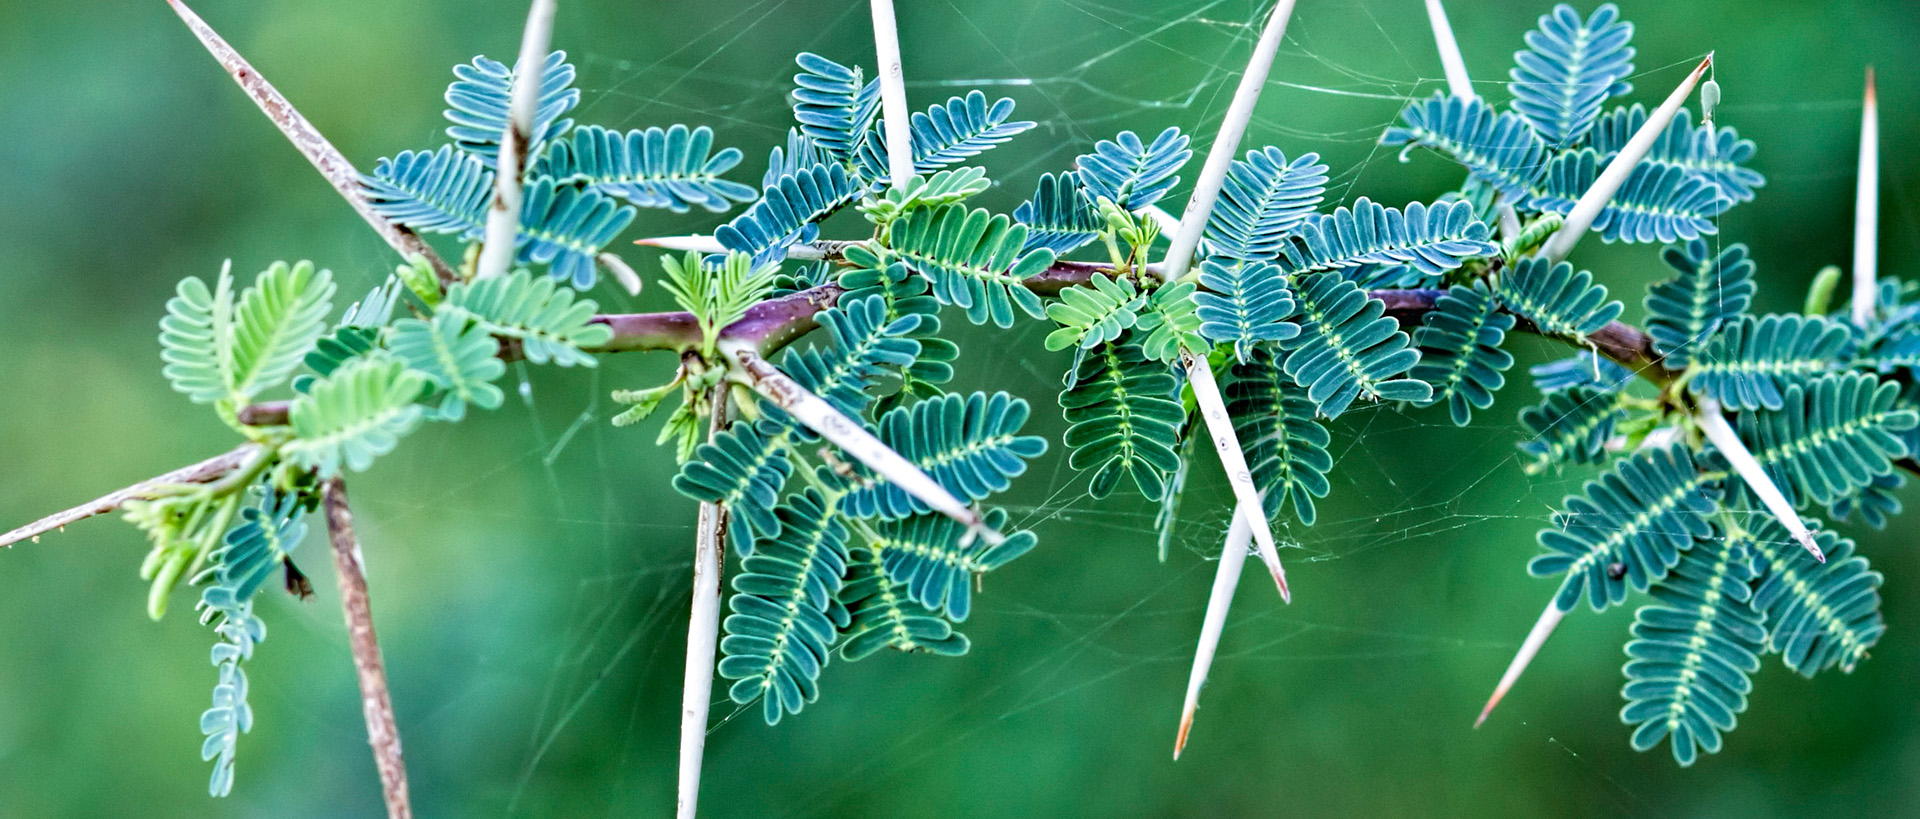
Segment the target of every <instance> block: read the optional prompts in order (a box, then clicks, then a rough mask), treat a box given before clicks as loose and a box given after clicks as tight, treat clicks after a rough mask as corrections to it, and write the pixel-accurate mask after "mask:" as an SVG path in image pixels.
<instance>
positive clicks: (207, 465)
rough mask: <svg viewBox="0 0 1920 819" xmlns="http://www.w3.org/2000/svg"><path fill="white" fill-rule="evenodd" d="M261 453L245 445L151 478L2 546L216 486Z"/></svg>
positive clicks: (22, 531) (4, 538) (31, 527)
mask: <svg viewBox="0 0 1920 819" xmlns="http://www.w3.org/2000/svg"><path fill="white" fill-rule="evenodd" d="M259 451H260V445H259V444H241V445H240V446H239V447H237V448H235V449H233V450H232V451H230V452H227V453H226V454H224V455H216V456H214V457H211V458H208V459H206V460H204V461H201V462H199V463H197V464H193V465H191V466H183V467H181V468H179V469H176V470H174V471H172V472H168V473H167V474H165V475H160V476H158V477H154V478H148V479H147V480H144V481H141V482H139V483H136V484H134V485H132V486H129V487H127V488H125V489H121V490H119V491H116V492H112V493H109V494H106V495H102V496H100V497H98V498H95V499H93V500H92V501H89V502H87V503H83V504H81V505H79V506H75V507H73V508H72V509H68V510H66V511H63V512H57V513H54V514H51V515H48V516H46V517H44V518H41V519H39V520H36V521H34V522H32V523H29V524H27V525H25V526H22V527H20V528H18V529H15V530H13V531H11V532H8V533H6V534H4V535H0V546H12V545H13V544H15V543H19V542H20V541H23V540H26V539H28V538H34V539H38V538H39V537H40V536H41V535H44V534H46V533H48V532H52V531H55V530H57V529H64V528H66V527H67V525H68V524H72V523H78V522H80V521H83V520H86V519H87V518H90V517H93V516H94V515H104V514H107V513H108V512H112V511H114V510H116V509H119V508H120V507H121V506H123V505H125V504H126V502H127V501H134V500H152V499H153V498H157V497H160V496H163V495H167V494H170V493H172V492H174V491H177V490H178V488H179V487H182V486H188V485H193V484H205V483H213V482H214V481H217V480H220V479H221V478H224V477H226V476H227V475H228V474H229V473H231V472H233V471H234V470H236V469H239V468H241V467H242V466H244V465H245V464H247V463H248V462H249V461H252V460H253V458H254V456H255V455H257V454H258V453H259Z"/></svg>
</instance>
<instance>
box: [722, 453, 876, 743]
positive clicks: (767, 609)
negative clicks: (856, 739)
mask: <svg viewBox="0 0 1920 819" xmlns="http://www.w3.org/2000/svg"><path fill="white" fill-rule="evenodd" d="M833 505H834V504H833V502H832V501H831V500H829V499H827V498H825V497H823V496H822V495H821V494H820V492H819V491H818V490H815V489H812V488H808V489H806V490H803V491H802V492H800V493H798V494H795V495H793V496H791V497H789V498H788V499H787V502H786V503H784V504H782V505H781V506H780V508H779V509H778V510H777V511H776V514H777V515H778V516H779V520H780V527H779V534H778V535H776V536H774V537H772V538H769V539H767V540H764V541H761V542H760V543H758V544H756V545H755V547H754V550H753V554H751V555H748V556H747V558H746V559H745V560H744V561H742V563H741V566H742V569H743V571H742V572H741V573H740V574H737V575H735V576H734V578H733V588H734V590H735V591H736V592H738V593H737V594H735V595H733V596H732V598H731V599H730V600H729V602H728V608H729V609H731V611H732V612H733V613H732V614H731V615H729V616H728V617H727V619H726V631H727V636H726V637H725V638H722V639H721V641H720V650H721V652H722V653H724V654H725V655H726V656H725V657H723V658H722V659H721V660H720V668H719V672H720V676H722V677H725V678H727V679H730V680H735V681H736V682H735V683H734V684H733V686H732V687H731V688H730V689H729V691H728V694H729V695H730V696H732V697H733V701H734V702H737V703H740V704H741V705H746V704H749V703H752V702H753V701H755V700H760V701H761V712H762V713H763V714H764V715H765V717H766V720H767V724H769V725H772V724H774V723H777V722H779V721H780V718H781V717H783V716H785V715H787V714H797V713H800V709H802V708H804V707H806V704H807V703H810V702H813V700H814V699H815V698H816V697H818V696H819V695H820V688H819V678H820V670H821V669H822V668H823V667H825V666H826V664H827V658H828V651H829V649H830V648H831V647H832V645H833V643H834V640H835V639H836V638H837V636H838V629H837V628H836V624H835V622H834V620H833V619H832V618H831V617H830V616H829V615H828V611H829V605H830V604H836V603H837V600H836V595H837V594H838V593H839V591H840V579H841V578H842V577H844V576H846V571H847V559H848V555H847V528H846V526H845V525H843V524H842V523H841V522H840V520H839V519H838V517H836V516H835V515H834V514H833V511H834V510H833ZM842 611H844V610H842Z"/></svg>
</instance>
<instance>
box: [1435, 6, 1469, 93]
mask: <svg viewBox="0 0 1920 819" xmlns="http://www.w3.org/2000/svg"><path fill="white" fill-rule="evenodd" d="M1427 22H1429V23H1432V24H1433V45H1434V48H1435V49H1436V50H1438V51H1439V52H1440V67H1441V68H1442V69H1443V70H1445V71H1446V72H1447V91H1449V92H1451V93H1452V94H1453V95H1454V96H1456V97H1459V98H1461V99H1469V100H1470V99H1473V98H1474V97H1475V96H1476V95H1475V94H1474V93H1473V81H1472V80H1469V79H1467V61H1466V60H1463V59H1461V58H1460V41H1459V40H1456V39H1454V37H1453V24H1452V23H1449V22H1447V10H1446V9H1445V8H1442V7H1441V5H1440V0H1427Z"/></svg>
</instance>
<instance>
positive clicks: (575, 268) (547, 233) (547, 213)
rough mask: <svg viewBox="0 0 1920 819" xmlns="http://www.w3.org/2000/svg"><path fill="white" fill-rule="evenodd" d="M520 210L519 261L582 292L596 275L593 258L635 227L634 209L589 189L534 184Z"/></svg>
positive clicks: (545, 181) (548, 181)
mask: <svg viewBox="0 0 1920 819" xmlns="http://www.w3.org/2000/svg"><path fill="white" fill-rule="evenodd" d="M525 195H526V200H525V204H524V205H523V206H522V208H521V209H520V233H519V236H518V242H519V249H520V252H519V259H520V261H523V262H535V263H537V264H546V265H552V272H553V277H554V278H556V279H560V280H562V281H570V282H572V283H573V286H574V287H577V288H579V289H581V290H585V289H587V288H589V287H592V286H593V282H594V278H595V277H596V276H597V275H598V272H599V269H598V268H596V267H595V266H594V265H595V264H596V262H595V261H594V257H595V256H597V255H599V254H600V249H601V248H603V247H606V246H607V245H608V244H610V243H612V242H613V237H615V236H618V235H620V231H622V230H626V229H627V225H630V224H632V223H633V217H634V210H633V208H630V207H627V206H625V205H621V204H620V203H618V202H615V201H614V200H613V199H612V198H611V197H608V196H606V195H604V194H601V193H600V192H598V191H596V190H593V189H590V188H580V187H576V186H573V185H561V184H557V183H555V182H554V181H553V180H552V179H536V180H534V181H533V182H531V183H529V184H528V185H527V186H526V189H525Z"/></svg>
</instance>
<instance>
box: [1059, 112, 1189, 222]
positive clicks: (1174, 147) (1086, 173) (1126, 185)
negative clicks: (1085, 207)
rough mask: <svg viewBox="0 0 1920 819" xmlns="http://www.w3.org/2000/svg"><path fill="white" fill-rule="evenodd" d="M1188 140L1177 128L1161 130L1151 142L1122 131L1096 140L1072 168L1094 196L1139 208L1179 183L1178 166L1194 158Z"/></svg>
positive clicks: (1155, 199) (1152, 201)
mask: <svg viewBox="0 0 1920 819" xmlns="http://www.w3.org/2000/svg"><path fill="white" fill-rule="evenodd" d="M1190 142H1192V140H1191V139H1189V138H1188V137H1187V135H1186V134H1183V133H1180V129H1179V128H1172V127H1170V128H1168V129H1166V130H1164V131H1161V132H1160V135H1159V136H1156V137H1154V138H1153V143H1152V144H1150V145H1149V144H1147V143H1144V142H1142V141H1141V140H1140V135H1138V134H1135V133H1134V132H1132V131H1121V132H1120V135H1119V136H1116V137H1114V138H1113V139H1103V140H1100V141H1099V142H1097V143H1095V144H1094V146H1093V153H1090V154H1081V155H1080V157H1079V158H1078V159H1076V160H1074V167H1075V168H1077V169H1078V170H1079V171H1080V181H1081V183H1082V184H1084V185H1086V187H1087V190H1088V192H1090V193H1092V194H1093V195H1094V196H1095V197H1099V198H1104V199H1109V200H1112V202H1113V203H1114V204H1116V205H1119V206H1120V207H1122V208H1125V209H1127V210H1139V209H1141V208H1144V207H1146V206H1148V205H1151V204H1153V203H1155V202H1158V201H1160V197H1162V196H1165V195H1166V193H1167V191H1169V190H1172V189H1173V186H1175V185H1178V184H1180V177H1179V175H1178V174H1179V173H1180V168H1181V167H1183V166H1185V165H1186V164H1187V160H1189V159H1192V158H1193V150H1192V149H1190V148H1188V147H1187V145H1188V143H1190Z"/></svg>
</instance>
